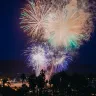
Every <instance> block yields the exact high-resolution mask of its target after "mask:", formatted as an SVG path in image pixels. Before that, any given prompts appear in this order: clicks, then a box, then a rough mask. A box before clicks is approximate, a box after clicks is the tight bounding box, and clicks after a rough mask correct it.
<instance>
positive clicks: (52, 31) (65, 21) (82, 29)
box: [44, 0, 92, 49]
mask: <svg viewBox="0 0 96 96" xmlns="http://www.w3.org/2000/svg"><path fill="white" fill-rule="evenodd" d="M75 1H76V0H71V2H70V3H69V4H68V5H66V6H65V7H60V6H59V7H58V8H57V10H54V11H53V12H50V13H49V14H48V16H47V17H46V21H47V23H46V24H45V25H44V26H45V35H44V36H45V38H47V39H48V40H49V42H50V43H51V45H53V46H56V47H58V46H64V47H65V48H67V49H68V48H69V49H70V48H78V47H79V46H80V45H81V44H82V40H85V41H86V40H89V37H90V33H91V25H92V22H91V20H90V17H91V15H90V13H89V12H85V11H84V10H83V9H79V8H78V7H77V3H76V2H75ZM85 17H86V18H85Z"/></svg>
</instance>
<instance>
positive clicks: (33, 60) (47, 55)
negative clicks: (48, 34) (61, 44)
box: [24, 42, 71, 77]
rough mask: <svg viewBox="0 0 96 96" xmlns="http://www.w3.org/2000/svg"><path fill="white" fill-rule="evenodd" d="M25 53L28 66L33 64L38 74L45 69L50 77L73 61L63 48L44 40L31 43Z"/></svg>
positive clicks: (33, 68)
mask: <svg viewBox="0 0 96 96" xmlns="http://www.w3.org/2000/svg"><path fill="white" fill-rule="evenodd" d="M24 54H25V55H26V56H27V61H28V66H32V70H34V71H35V73H36V76H38V75H39V74H40V71H41V70H42V69H43V70H45V72H46V74H47V76H49V77H50V76H51V75H52V73H54V72H60V71H62V70H64V69H67V65H68V63H69V61H71V56H69V55H67V53H65V52H64V50H63V49H56V48H54V47H51V46H50V45H49V44H47V43H44V42H43V43H36V42H35V43H33V44H31V46H30V47H28V48H27V50H26V51H25V52H24ZM68 59H69V60H68ZM48 74H49V75H48Z"/></svg>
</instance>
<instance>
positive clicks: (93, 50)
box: [0, 0, 96, 73]
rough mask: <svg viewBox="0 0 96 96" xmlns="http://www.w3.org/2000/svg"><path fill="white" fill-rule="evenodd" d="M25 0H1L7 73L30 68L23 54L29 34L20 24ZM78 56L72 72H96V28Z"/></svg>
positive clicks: (1, 59) (1, 57) (1, 64)
mask: <svg viewBox="0 0 96 96" xmlns="http://www.w3.org/2000/svg"><path fill="white" fill-rule="evenodd" d="M24 2H25V0H0V70H1V71H2V72H5V73H7V72H9V73H11V72H27V69H28V68H27V67H26V64H25V63H24V58H23V56H22V55H21V54H22V53H23V50H24V49H25V48H26V42H27V36H26V34H24V33H23V32H22V30H21V29H20V25H19V22H20V20H19V17H20V8H22V7H23V4H24ZM76 57H77V59H75V60H74V61H73V63H72V64H71V65H70V66H69V71H70V72H79V73H86V72H89V73H91V72H93V73H96V70H95V69H96V30H95V32H94V33H93V34H92V37H91V40H90V41H89V42H87V43H85V44H84V45H83V46H81V48H80V50H79V54H78V55H77V56H76ZM20 62H21V63H20ZM7 66H8V67H7ZM13 69H14V70H13ZM21 69H22V71H21Z"/></svg>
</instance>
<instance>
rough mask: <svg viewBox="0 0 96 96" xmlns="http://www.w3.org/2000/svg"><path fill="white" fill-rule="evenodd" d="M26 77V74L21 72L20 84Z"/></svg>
mask: <svg viewBox="0 0 96 96" xmlns="http://www.w3.org/2000/svg"><path fill="white" fill-rule="evenodd" d="M25 79H26V75H25V74H24V73H23V74H21V80H22V84H23V82H24V80H25Z"/></svg>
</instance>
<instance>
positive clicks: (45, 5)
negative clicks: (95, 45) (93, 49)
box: [20, 0, 92, 78]
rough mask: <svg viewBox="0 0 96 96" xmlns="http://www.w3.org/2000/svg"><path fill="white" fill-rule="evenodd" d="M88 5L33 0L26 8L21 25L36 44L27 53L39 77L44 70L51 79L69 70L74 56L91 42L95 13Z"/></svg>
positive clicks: (62, 0) (65, 0)
mask: <svg viewBox="0 0 96 96" xmlns="http://www.w3.org/2000/svg"><path fill="white" fill-rule="evenodd" d="M80 2H81V3H80ZM86 2H87V3H86ZM82 4H83V5H82ZM86 4H88V0H85V1H84V3H83V0H80V1H78V0H32V1H31V0H30V1H28V4H26V5H25V7H24V8H22V12H21V17H20V19H21V22H20V25H21V28H23V30H24V32H26V33H27V34H28V35H29V36H31V41H32V44H31V46H30V47H28V48H27V50H26V51H25V54H27V59H28V64H29V66H32V67H33V70H35V73H36V75H37V76H38V75H39V74H40V70H41V69H44V70H45V71H46V74H49V77H50V76H51V75H52V73H54V72H60V71H62V70H66V69H67V67H68V64H69V62H70V61H71V60H72V56H73V55H72V54H75V53H74V52H75V51H76V49H77V48H79V47H80V45H82V44H83V41H87V40H89V38H90V33H91V32H92V17H91V16H92V12H90V10H89V9H90V8H88V7H86ZM86 8H88V9H86ZM45 41H46V42H45ZM47 76H48V75H47ZM49 77H48V78H49Z"/></svg>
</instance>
